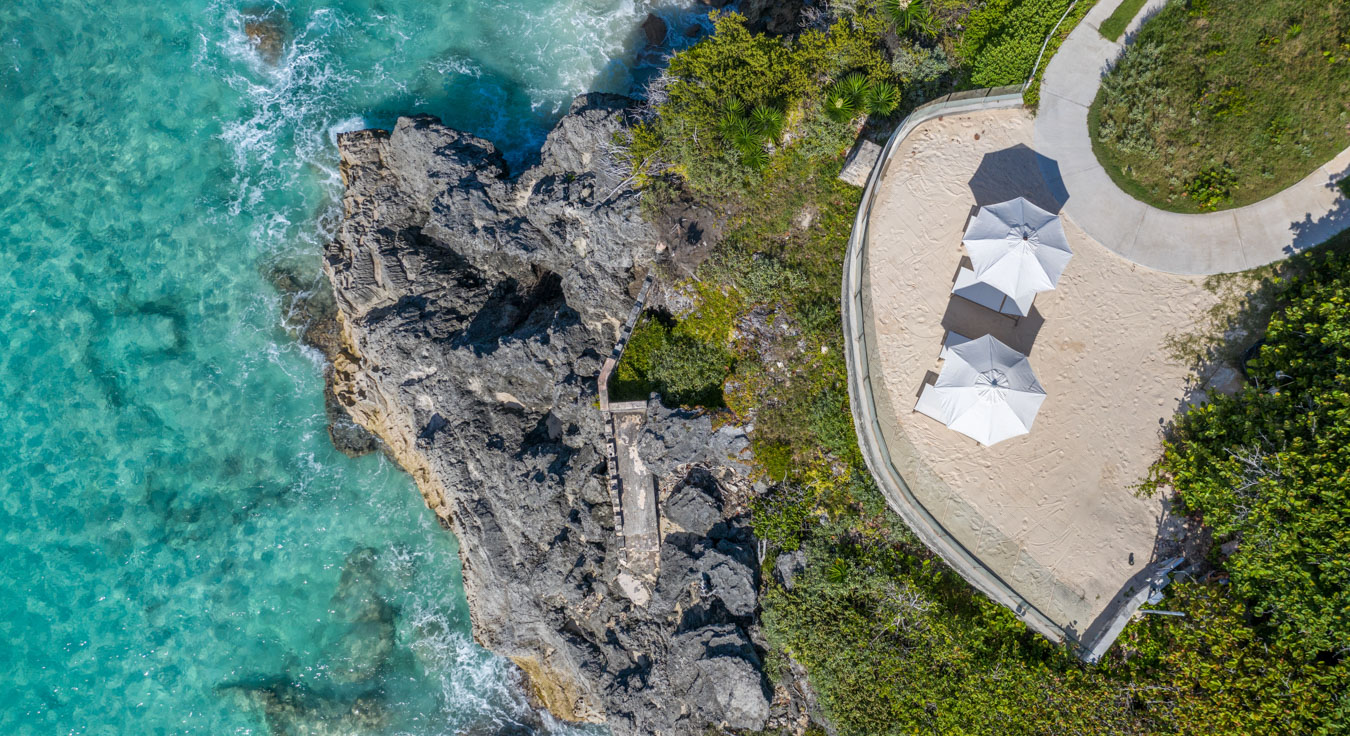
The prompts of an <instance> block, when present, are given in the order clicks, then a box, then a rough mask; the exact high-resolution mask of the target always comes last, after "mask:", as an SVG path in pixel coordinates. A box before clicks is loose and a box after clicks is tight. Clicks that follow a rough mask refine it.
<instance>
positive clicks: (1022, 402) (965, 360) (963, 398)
mask: <svg viewBox="0 0 1350 736" xmlns="http://www.w3.org/2000/svg"><path fill="white" fill-rule="evenodd" d="M932 390H933V392H934V394H935V396H934V398H935V399H936V400H937V401H938V402H940V406H941V410H940V413H941V416H940V417H939V418H940V419H941V420H942V421H943V422H944V423H945V424H946V425H947V426H948V427H950V428H952V429H954V430H956V431H958V432H960V433H961V434H964V435H966V436H968V437H972V438H974V439H976V440H978V441H979V442H980V444H982V445H985V446H988V445H992V444H994V443H996V442H1002V441H1003V440H1006V439H1008V438H1009V437H1016V436H1018V435H1022V434H1026V433H1027V432H1030V431H1031V423H1032V422H1033V421H1035V419H1036V412H1037V411H1039V410H1040V408H1041V402H1043V401H1045V389H1043V388H1041V384H1040V382H1039V381H1037V380H1036V374H1035V373H1033V372H1032V370H1031V364H1030V363H1028V362H1027V356H1025V355H1023V354H1021V353H1019V352H1017V351H1016V350H1013V349H1012V348H1010V347H1008V346H1007V345H1004V344H1003V343H1001V342H999V341H998V339H997V338H995V337H994V336H992V335H985V336H984V337H981V338H979V339H976V340H971V341H970V342H966V343H962V344H960V345H956V346H953V347H952V348H951V350H950V351H949V353H948V356H947V360H946V362H945V363H944V364H943V366H942V372H941V373H939V374H938V379H937V383H936V384H934V385H933V389H932Z"/></svg>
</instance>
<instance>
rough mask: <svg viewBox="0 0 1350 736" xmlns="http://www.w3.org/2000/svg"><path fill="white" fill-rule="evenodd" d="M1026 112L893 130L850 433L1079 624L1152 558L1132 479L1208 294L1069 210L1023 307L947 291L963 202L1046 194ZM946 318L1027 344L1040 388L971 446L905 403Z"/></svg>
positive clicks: (1052, 609)
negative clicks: (1031, 403)
mask: <svg viewBox="0 0 1350 736" xmlns="http://www.w3.org/2000/svg"><path fill="white" fill-rule="evenodd" d="M1033 127H1034V124H1033V121H1032V118H1031V116H1030V115H1029V114H1028V113H1027V112H1026V111H1024V110H1020V109H1002V110H986V111H981V112H973V113H967V114H957V115H948V116H946V117H943V118H938V119H934V120H929V121H927V122H925V123H922V124H921V125H919V126H918V127H917V128H916V129H915V130H914V131H913V132H912V133H911V134H910V135H909V136H908V137H906V138H905V139H904V140H903V141H901V142H899V143H898V144H897V146H896V150H895V153H894V155H893V156H892V158H891V160H890V163H889V164H888V166H887V168H886V169H885V173H884V176H883V178H882V179H881V180H880V181H879V182H878V183H877V185H876V186H877V194H876V200H875V201H874V203H873V206H872V210H871V215H870V220H869V227H868V231H869V235H868V242H867V245H866V249H865V252H864V260H863V265H862V274H861V276H862V283H861V290H862V305H863V308H862V314H861V315H860V318H859V322H860V323H861V324H860V325H859V329H861V330H862V331H864V332H865V339H864V340H863V342H864V343H865V344H866V349H867V354H866V358H865V359H866V363H867V365H866V366H865V372H866V375H867V376H868V378H867V379H866V380H867V382H868V384H869V385H870V391H871V393H872V399H873V401H874V403H875V407H876V413H877V419H878V424H879V426H880V432H879V434H880V437H879V438H877V437H865V438H864V439H865V440H866V442H867V443H869V444H871V443H873V442H875V441H876V440H878V439H879V440H880V442H882V443H884V449H885V454H887V455H888V456H889V461H890V463H891V464H892V466H893V467H894V469H895V471H896V472H898V474H899V475H900V476H901V477H902V478H903V480H904V484H905V485H906V486H907V488H908V490H909V492H911V493H912V495H913V498H914V499H915V500H916V501H917V503H918V504H920V505H921V506H922V507H923V508H924V509H925V510H926V512H927V514H929V515H931V517H932V519H934V520H935V521H936V523H937V525H939V526H940V529H941V532H942V533H943V534H945V535H950V537H951V538H953V539H954V540H955V541H956V542H957V543H958V544H959V545H960V546H961V547H963V548H964V549H965V550H967V551H969V553H970V554H972V555H973V556H974V557H975V558H976V559H977V561H978V564H979V565H981V566H983V567H984V568H986V569H987V570H988V571H990V572H992V574H993V575H994V576H996V578H997V580H998V581H999V584H1000V585H1006V586H1008V587H1010V588H1011V589H1012V590H1013V591H1014V592H1015V594H1016V595H1017V596H1020V598H1021V599H1023V600H1025V601H1026V602H1027V603H1029V604H1030V605H1031V606H1032V607H1034V608H1035V609H1036V611H1038V612H1039V613H1040V614H1043V615H1044V616H1045V617H1046V618H1048V619H1049V620H1050V621H1051V622H1053V624H1054V625H1055V626H1056V627H1058V628H1059V629H1061V630H1063V631H1064V632H1066V633H1067V634H1068V635H1069V636H1070V637H1072V638H1074V639H1077V640H1079V641H1090V640H1091V639H1092V638H1093V636H1092V635H1093V633H1094V632H1100V631H1101V630H1102V629H1103V627H1104V626H1105V625H1106V622H1107V619H1108V618H1110V616H1111V615H1112V613H1113V610H1112V609H1113V606H1118V605H1119V601H1120V600H1121V597H1122V594H1124V593H1126V592H1127V591H1129V590H1130V589H1131V588H1132V587H1133V586H1137V585H1139V584H1140V580H1141V579H1142V578H1143V577H1144V576H1145V571H1146V570H1148V568H1149V566H1150V564H1153V563H1156V562H1157V561H1158V556H1159V550H1158V549H1157V542H1158V537H1159V530H1160V526H1161V525H1162V524H1163V521H1164V510H1163V505H1162V503H1161V502H1160V501H1158V500H1150V499H1143V498H1139V497H1137V496H1136V495H1135V493H1134V487H1135V484H1136V483H1137V482H1138V481H1139V480H1141V479H1142V478H1143V477H1144V475H1145V474H1146V472H1147V469H1148V467H1149V464H1150V463H1151V462H1152V461H1153V460H1154V459H1156V458H1157V456H1158V454H1159V452H1160V449H1161V445H1160V442H1161V437H1160V431H1161V428H1162V426H1163V425H1164V424H1165V423H1166V422H1168V421H1169V420H1170V419H1171V418H1172V416H1173V415H1174V413H1175V412H1176V410H1177V409H1178V407H1179V406H1180V405H1181V403H1182V401H1183V399H1184V397H1185V392H1186V387H1187V377H1188V374H1189V371H1188V368H1187V366H1185V365H1182V364H1180V363H1177V362H1175V361H1173V360H1171V359H1170V358H1169V357H1168V354H1167V351H1166V350H1165V348H1164V341H1165V339H1166V337H1167V335H1168V334H1169V333H1170V332H1173V331H1183V330H1185V329H1186V328H1187V327H1189V326H1190V325H1192V324H1193V323H1194V322H1195V321H1196V319H1197V318H1199V317H1200V315H1201V314H1202V313H1203V312H1204V311H1205V310H1206V309H1207V308H1208V307H1209V305H1210V304H1212V299H1213V297H1212V296H1211V295H1210V294H1209V293H1208V292H1206V291H1205V290H1204V288H1203V287H1202V286H1201V284H1200V281H1199V279H1196V278H1189V277H1184V276H1177V275H1171V274H1166V273H1161V272H1158V271H1154V270H1150V269H1147V268H1143V267H1140V266H1138V265H1136V264H1133V263H1130V262H1129V261H1127V260H1125V259H1122V258H1120V257H1119V256H1116V255H1115V254H1113V253H1111V252H1110V251H1108V250H1107V249H1106V248H1104V247H1102V245H1101V244H1099V243H1098V242H1096V241H1095V240H1094V239H1092V238H1091V237H1089V236H1088V235H1087V234H1085V233H1084V232H1083V230H1082V229H1081V228H1079V227H1077V226H1076V225H1075V224H1074V221H1072V220H1066V222H1065V232H1066V234H1067V236H1068V238H1069V242H1070V245H1071V246H1072V248H1073V250H1074V258H1073V260H1072V261H1071V262H1070V263H1069V266H1068V268H1067V270H1066V271H1065V272H1064V275H1063V277H1062V279H1061V281H1060V284H1059V288H1058V289H1056V290H1055V291H1051V292H1046V293H1044V294H1041V295H1040V296H1039V297H1038V298H1037V300H1036V304H1035V308H1034V310H1033V312H1032V313H1031V315H1030V316H1028V317H1025V318H1022V319H1021V320H1018V321H1016V322H1014V321H1013V320H1012V319H1010V318H1007V317H1004V316H1000V315H997V314H995V313H994V312H991V311H989V310H987V309H984V308H982V307H978V306H976V305H974V304H971V303H969V302H965V301H963V300H961V299H959V298H953V297H952V296H951V294H950V291H951V288H952V282H953V279H954V277H955V275H956V271H957V268H958V266H959V265H960V264H961V262H962V259H963V257H964V250H963V248H962V246H961V234H962V232H963V230H964V227H965V225H966V222H967V220H968V219H969V217H970V216H971V215H972V214H973V213H974V212H975V210H976V209H977V206H978V205H982V204H992V203H994V202H999V201H1004V200H1007V199H1011V198H1013V197H1016V196H1026V197H1028V198H1029V199H1031V200H1032V201H1033V202H1036V203H1038V204H1040V205H1041V206H1042V207H1046V208H1047V209H1052V210H1053V209H1055V203H1054V196H1053V194H1052V192H1051V191H1050V190H1049V188H1048V187H1047V186H1046V184H1045V182H1044V181H1043V180H1042V179H1041V177H1040V176H1039V166H1038V163H1037V159H1038V157H1037V155H1036V152H1034V151H1033V150H1032V149H1031V147H1030V146H1031V144H1032V143H1033ZM947 330H952V331H955V332H958V333H959V334H962V335H965V336H967V337H971V338H974V337H979V336H981V335H984V334H993V335H994V336H996V337H998V338H999V339H1000V340H1003V341H1004V342H1006V343H1007V344H1009V345H1011V346H1012V347H1014V348H1016V349H1018V350H1020V351H1023V352H1025V353H1027V354H1028V355H1029V356H1030V359H1031V364H1032V366H1033V368H1034V369H1035V371H1036V373H1037V375H1038V376H1039V378H1040V381H1041V383H1042V385H1043V386H1044V387H1045V389H1046V391H1047V394H1048V397H1047V399H1046V401H1045V403H1044V405H1043V406H1042V408H1041V411H1040V414H1039V416H1038V417H1037V419H1036V421H1035V424H1034V426H1033V427H1032V430H1031V433H1030V434H1028V435H1025V436H1022V437H1018V438H1014V439H1011V440H1007V441H1005V442H1002V443H999V444H997V445H995V446H993V447H988V448H986V447H982V446H980V445H979V444H978V443H976V442H975V441H974V440H971V439H969V438H967V437H965V436H963V435H961V434H958V433H956V432H953V431H952V430H949V429H947V428H946V427H944V426H942V425H941V424H939V423H937V422H935V421H933V420H932V419H930V418H928V417H926V416H923V415H921V414H917V413H914V412H913V411H912V409H913V406H914V403H915V400H916V397H917V395H918V393H919V391H920V389H921V387H922V385H923V384H924V383H925V382H926V381H929V380H931V379H932V378H933V377H934V376H935V374H936V372H937V371H938V370H939V369H940V366H941V364H940V362H939V359H938V353H939V350H940V348H941V346H942V340H943V337H944V334H945V333H946V331H947ZM853 368H854V366H851V370H852V369H853ZM944 556H947V555H944ZM958 568H960V565H958ZM963 574H967V572H966V571H963ZM968 577H969V575H968ZM981 587H982V589H987V588H988V586H981ZM996 598H997V596H996ZM1024 618H1028V622H1029V623H1032V621H1031V619H1030V618H1029V617H1026V616H1024Z"/></svg>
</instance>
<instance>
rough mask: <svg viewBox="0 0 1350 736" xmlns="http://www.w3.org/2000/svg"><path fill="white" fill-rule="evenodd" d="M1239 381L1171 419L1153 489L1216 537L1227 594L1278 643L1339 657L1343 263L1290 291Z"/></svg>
mask: <svg viewBox="0 0 1350 736" xmlns="http://www.w3.org/2000/svg"><path fill="white" fill-rule="evenodd" d="M1285 298H1286V299H1287V301H1288V304H1287V306H1286V307H1285V309H1284V311H1283V312H1282V313H1281V314H1277V315H1276V316H1275V317H1273V318H1272V319H1271V320H1270V324H1269V328H1268V330H1267V332H1266V337H1265V342H1264V345H1263V346H1262V347H1261V349H1260V352H1259V353H1257V355H1256V357H1255V358H1253V359H1252V360H1251V361H1250V362H1249V363H1248V364H1247V371H1248V378H1249V379H1250V383H1249V384H1248V385H1247V387H1246V389H1245V390H1244V391H1243V392H1242V393H1241V394H1238V395H1236V396H1222V395H1220V396H1216V397H1214V398H1213V400H1212V401H1211V402H1210V403H1208V404H1207V405H1205V406H1204V407H1202V408H1199V409H1197V410H1195V411H1193V412H1191V413H1189V414H1187V415H1186V416H1185V417H1183V418H1182V420H1181V421H1180V422H1179V424H1178V426H1177V431H1176V436H1175V437H1174V438H1173V439H1172V440H1171V441H1170V442H1168V443H1167V447H1166V454H1165V455H1164V457H1163V460H1162V462H1161V463H1159V465H1158V467H1157V469H1156V473H1157V475H1156V477H1155V478H1154V479H1152V486H1154V487H1159V486H1170V487H1172V488H1175V489H1176V492H1177V495H1178V496H1179V498H1180V499H1181V501H1182V502H1183V503H1184V504H1185V506H1186V508H1187V509H1189V510H1191V511H1193V512H1195V513H1197V514H1199V515H1201V516H1202V517H1203V518H1204V520H1205V522H1206V523H1207V524H1208V525H1209V526H1210V527H1212V528H1213V529H1214V532H1215V534H1217V535H1219V536H1220V539H1233V540H1237V542H1238V544H1237V552H1236V553H1235V554H1234V555H1233V556H1232V557H1231V558H1230V559H1229V560H1228V561H1227V563H1226V567H1227V569H1228V571H1229V572H1230V574H1231V576H1232V584H1233V590H1234V592H1235V593H1236V594H1237V595H1239V596H1241V597H1242V598H1244V599H1246V600H1248V601H1250V602H1251V604H1252V610H1253V612H1254V613H1255V614H1256V615H1257V616H1259V617H1260V623H1261V625H1262V627H1263V629H1265V630H1268V631H1267V633H1268V634H1269V635H1270V636H1271V637H1272V638H1274V639H1275V640H1277V641H1280V642H1281V643H1283V644H1284V645H1286V646H1288V647H1291V648H1293V649H1297V650H1302V651H1306V652H1308V653H1311V654H1314V655H1315V654H1318V653H1334V652H1343V651H1346V650H1350V536H1347V534H1346V531H1345V530H1346V529H1347V528H1350V262H1346V261H1341V260H1335V259H1333V260H1331V261H1329V262H1328V263H1326V264H1325V265H1324V266H1323V268H1321V269H1319V270H1318V271H1316V272H1314V273H1312V274H1310V275H1308V276H1305V277H1303V278H1301V279H1298V280H1297V281H1296V282H1295V284H1294V285H1293V286H1292V287H1290V288H1289V290H1288V292H1287V293H1286V296H1285Z"/></svg>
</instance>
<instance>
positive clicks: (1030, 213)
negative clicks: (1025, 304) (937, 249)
mask: <svg viewBox="0 0 1350 736" xmlns="http://www.w3.org/2000/svg"><path fill="white" fill-rule="evenodd" d="M961 242H963V243H965V244H966V250H967V251H969V252H970V263H971V265H972V266H973V267H974V271H975V278H976V280H978V281H981V282H983V283H986V284H989V285H990V286H993V287H994V288H996V289H998V290H999V291H1001V292H1003V293H1004V294H1007V295H1008V296H1010V297H1013V298H1014V299H1018V298H1021V297H1024V296H1028V295H1031V294H1034V293H1036V292H1039V291H1049V290H1050V289H1053V288H1055V284H1057V283H1059V275H1060V274H1061V273H1063V272H1064V266H1066V265H1068V263H1069V258H1070V257H1071V256H1073V251H1071V250H1069V241H1068V240H1066V239H1065V238H1064V226H1063V225H1062V224H1061V223H1060V221H1059V215H1055V214H1052V213H1049V212H1046V211H1045V210H1043V209H1041V208H1040V207H1037V206H1036V205H1034V204H1032V203H1030V202H1028V201H1026V200H1025V199H1023V198H1022V197H1018V198H1017V199H1013V200H1009V201H1007V202H1001V203H999V204H991V205H989V206H988V207H981V208H980V211H979V213H978V214H976V215H975V216H974V217H972V218H971V219H970V227H968V228H966V235H965V237H964V238H962V240H961Z"/></svg>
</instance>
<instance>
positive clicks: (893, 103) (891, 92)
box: [867, 80, 900, 117]
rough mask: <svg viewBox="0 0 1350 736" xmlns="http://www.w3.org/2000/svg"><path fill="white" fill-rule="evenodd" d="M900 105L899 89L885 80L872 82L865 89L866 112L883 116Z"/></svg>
mask: <svg viewBox="0 0 1350 736" xmlns="http://www.w3.org/2000/svg"><path fill="white" fill-rule="evenodd" d="M899 106H900V89H899V88H898V87H896V86H895V85H894V84H891V83H890V82H887V81H884V80H883V81H880V82H873V83H872V85H871V87H869V88H868V90H867V112H868V113H870V114H872V115H880V116H882V117H885V116H887V115H890V114H891V113H893V112H895V108H897V107H899Z"/></svg>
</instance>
